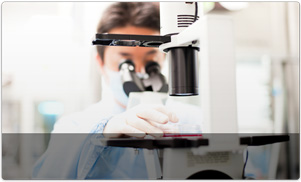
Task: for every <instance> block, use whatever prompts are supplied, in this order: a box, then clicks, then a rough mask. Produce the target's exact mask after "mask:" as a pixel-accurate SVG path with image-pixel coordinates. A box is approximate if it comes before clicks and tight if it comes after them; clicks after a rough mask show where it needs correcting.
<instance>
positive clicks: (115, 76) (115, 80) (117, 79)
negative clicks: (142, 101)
mask: <svg viewBox="0 0 301 182" xmlns="http://www.w3.org/2000/svg"><path fill="white" fill-rule="evenodd" d="M105 69H106V73H107V75H108V77H109V87H110V90H111V92H112V94H113V96H114V98H115V99H116V100H117V101H118V102H120V103H121V104H122V105H124V106H127V103H128V100H129V98H128V96H127V95H126V93H125V92H124V90H123V87H122V80H121V76H120V73H119V72H117V71H111V70H110V69H108V68H105Z"/></svg>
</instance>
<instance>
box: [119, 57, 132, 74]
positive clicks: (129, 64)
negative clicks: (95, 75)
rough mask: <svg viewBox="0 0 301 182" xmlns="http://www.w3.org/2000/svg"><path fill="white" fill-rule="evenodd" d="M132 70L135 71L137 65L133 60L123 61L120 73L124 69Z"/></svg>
mask: <svg viewBox="0 0 301 182" xmlns="http://www.w3.org/2000/svg"><path fill="white" fill-rule="evenodd" d="M124 65H127V66H124ZM127 68H128V69H130V70H131V71H135V64H134V62H133V61H132V60H130V59H127V60H125V61H123V62H122V63H120V64H119V67H118V69H119V71H120V70H122V69H127Z"/></svg>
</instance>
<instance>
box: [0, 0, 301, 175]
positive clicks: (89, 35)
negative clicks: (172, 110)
mask: <svg viewBox="0 0 301 182" xmlns="http://www.w3.org/2000/svg"><path fill="white" fill-rule="evenodd" d="M110 4H111V2H4V3H2V104H1V106H2V133H50V132H51V130H52V129H53V125H54V123H55V122H56V121H57V119H59V118H60V117H61V116H62V115H66V114H70V113H73V112H77V111H81V110H83V109H84V108H86V107H88V106H89V105H91V104H93V103H96V102H98V101H99V100H100V99H101V96H102V88H101V85H102V84H101V76H100V73H99V70H98V65H97V63H96V59H95V56H96V48H95V47H94V46H92V45H91V42H92V39H93V38H94V35H95V33H96V26H97V24H98V21H99V19H100V17H101V14H102V12H103V11H104V9H105V8H106V7H108V6H109V5H110ZM203 5H204V13H206V14H222V15H228V16H231V17H232V18H233V23H234V24H233V25H234V33H235V34H234V36H235V40H234V41H235V58H236V63H237V65H236V76H237V102H238V103H237V104H238V108H237V109H238V122H239V131H240V132H249V133H299V121H300V118H299V112H300V108H299V83H300V81H299V40H300V38H299V3H298V2H222V3H217V2H208V3H203ZM221 31H222V28H221ZM217 54H218V53H217ZM166 66H168V64H166ZM167 69H168V68H167V67H166V68H165V70H167ZM199 99H201V98H199V97H198V99H187V100H188V101H191V103H192V104H198V103H200V102H199ZM196 102H198V103H196ZM3 145H4V144H3ZM8 145H9V144H8ZM46 146H47V145H45V147H44V148H46ZM278 147H279V146H278ZM15 151H16V150H15ZM277 151H279V152H291V154H292V155H299V154H296V153H293V152H294V150H284V151H282V150H280V149H279V150H277ZM41 152H43V150H41ZM4 154H5V153H4ZM7 155H12V156H14V157H15V156H17V155H18V154H7ZM15 160H16V159H15ZM28 160H30V159H28V158H27V159H26V161H27V162H32V161H34V160H32V161H28ZM16 161H17V162H20V163H22V156H18V160H16ZM26 161H25V163H26ZM23 162H24V161H23ZM280 162H281V161H280ZM297 163H298V165H299V161H297ZM290 165H291V166H290V167H286V168H285V169H282V172H283V171H284V172H283V173H278V174H276V173H277V170H278V171H279V169H275V170H271V171H268V172H267V173H266V174H262V178H268V177H271V176H276V175H283V178H285V177H287V176H288V175H295V173H294V170H292V169H295V166H294V165H297V164H295V163H290ZM276 166H277V165H276ZM290 170H292V171H290ZM298 170H299V169H298Z"/></svg>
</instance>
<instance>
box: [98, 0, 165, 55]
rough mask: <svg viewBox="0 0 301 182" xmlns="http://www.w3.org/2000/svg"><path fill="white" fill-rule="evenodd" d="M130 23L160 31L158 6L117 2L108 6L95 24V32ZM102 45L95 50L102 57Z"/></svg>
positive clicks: (144, 3) (148, 3)
mask: <svg viewBox="0 0 301 182" xmlns="http://www.w3.org/2000/svg"><path fill="white" fill-rule="evenodd" d="M127 25H132V26H136V27H143V28H149V29H153V30H157V31H160V15H159V6H158V5H156V4H155V3H153V2H118V3H114V4H113V5H111V6H109V7H108V8H107V9H106V11H105V12H104V14H103V15H102V18H101V20H100V22H99V24H98V26H97V33H107V32H109V31H110V30H112V29H113V28H118V27H125V26H127ZM104 49H105V47H104V46H97V52H98V54H99V55H100V57H101V58H102V60H103V59H104Z"/></svg>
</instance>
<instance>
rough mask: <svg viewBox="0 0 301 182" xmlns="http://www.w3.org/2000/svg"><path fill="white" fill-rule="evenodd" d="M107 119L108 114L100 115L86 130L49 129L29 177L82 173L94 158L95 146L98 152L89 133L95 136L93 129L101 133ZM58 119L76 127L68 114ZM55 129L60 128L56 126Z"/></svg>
mask: <svg viewBox="0 0 301 182" xmlns="http://www.w3.org/2000/svg"><path fill="white" fill-rule="evenodd" d="M64 119H65V121H64ZM108 120H109V118H103V119H101V120H100V121H99V122H97V123H96V124H95V125H94V127H93V128H92V129H91V130H90V133H81V134H74V133H68V134H67V133H52V134H51V139H50V142H49V145H48V148H47V150H46V152H45V153H44V154H43V155H42V157H41V158H40V159H39V160H38V161H37V162H36V164H35V166H34V169H33V175H32V177H33V178H34V179H77V178H84V174H86V173H87V170H88V169H89V168H90V166H91V165H92V164H94V162H95V161H94V160H95V155H94V153H95V150H98V152H99V150H101V147H97V148H96V147H95V145H93V144H92V143H91V141H90V140H91V137H93V136H95V135H93V133H94V134H95V133H102V132H103V129H104V127H105V125H106V123H107V121H108ZM58 123H59V125H61V126H65V124H69V127H72V128H73V129H74V128H76V126H74V124H75V123H76V122H73V121H70V118H63V119H62V120H61V121H59V122H58ZM72 123H73V125H72ZM70 124H71V126H70ZM59 125H58V126H59ZM77 127H80V125H78V126H77ZM56 130H57V131H60V128H56ZM73 131H75V130H73ZM99 136H101V135H99ZM81 157H83V158H82V159H81ZM79 161H81V165H79Z"/></svg>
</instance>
